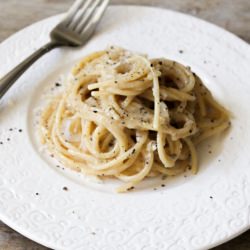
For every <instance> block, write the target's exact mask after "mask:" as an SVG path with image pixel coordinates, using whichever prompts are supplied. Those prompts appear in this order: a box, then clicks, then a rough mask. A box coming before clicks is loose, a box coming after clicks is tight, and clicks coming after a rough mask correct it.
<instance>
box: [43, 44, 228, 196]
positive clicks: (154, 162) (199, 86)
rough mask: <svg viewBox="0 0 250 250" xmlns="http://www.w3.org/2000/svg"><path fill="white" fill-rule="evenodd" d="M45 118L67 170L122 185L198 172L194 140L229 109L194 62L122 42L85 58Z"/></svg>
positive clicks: (46, 136) (50, 141)
mask: <svg viewBox="0 0 250 250" xmlns="http://www.w3.org/2000/svg"><path fill="white" fill-rule="evenodd" d="M64 88H65V89H64V91H63V93H62V94H60V95H58V96H55V97H53V98H52V100H51V102H50V103H49V104H48V106H47V107H46V108H45V110H44V111H43V113H42V115H41V122H40V131H41V136H42V140H43V143H45V144H46V145H47V147H48V149H49V151H51V152H53V154H54V155H55V157H56V158H57V159H58V160H59V161H60V162H62V163H63V164H64V165H65V166H66V167H69V168H72V169H74V170H76V171H79V172H83V173H86V174H88V175H95V176H100V177H101V176H108V177H115V178H118V179H120V180H122V181H123V182H124V184H123V185H122V186H120V187H119V188H118V190H117V191H118V192H125V191H127V190H129V189H131V188H133V187H134V186H135V185H136V184H138V183H139V182H141V181H142V180H143V179H145V178H146V177H153V176H158V175H170V176H173V175H177V174H180V173H182V172H184V171H185V170H186V169H187V168H188V167H191V170H192V173H193V174H196V173H197V171H198V163H197V155H196V148H195V147H196V145H197V144H198V143H200V142H201V141H203V140H205V139H207V138H208V137H210V136H212V135H215V134H219V133H222V132H223V131H224V130H225V129H226V128H227V127H228V126H229V125H230V123H229V114H228V112H227V111H226V110H225V109H224V108H223V107H222V106H221V105H220V104H218V103H217V102H216V101H215V100H214V98H213V97H212V95H211V93H210V92H209V90H208V89H207V88H206V87H205V86H204V85H203V83H202V81H201V79H200V78H199V77H198V76H197V75H195V74H194V73H193V72H192V71H191V69H190V68H189V67H184V66H183V65H181V64H180V63H178V62H175V61H171V60H167V59H153V60H149V59H148V58H147V57H146V56H142V55H138V54H134V53H132V52H129V51H127V50H124V49H122V48H118V47H110V48H108V49H107V50H105V51H100V52H95V53H92V54H90V55H89V56H86V57H85V58H84V59H83V60H82V61H81V62H80V63H78V64H77V65H76V66H75V67H74V68H73V71H72V76H71V79H69V80H68V81H67V82H66V83H65V86H64Z"/></svg>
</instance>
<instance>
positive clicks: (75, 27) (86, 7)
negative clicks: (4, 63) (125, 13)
mask: <svg viewBox="0 0 250 250" xmlns="http://www.w3.org/2000/svg"><path fill="white" fill-rule="evenodd" d="M108 3H109V0H77V1H75V3H74V4H73V5H72V7H71V8H70V9H69V11H68V13H67V15H66V17H65V18H64V19H63V20H62V21H61V22H60V23H59V24H58V25H57V26H56V27H55V28H54V29H53V30H52V31H51V33H50V42H49V43H47V44H46V45H44V46H43V47H41V48H40V49H38V50H37V51H36V52H34V53H33V54H32V55H30V56H29V57H28V58H27V59H26V60H24V61H23V62H22V63H20V64H19V65H18V66H16V67H15V68H14V69H13V70H11V71H10V72H9V73H8V74H7V75H5V76H4V77H3V78H2V79H1V80H0V99H1V98H2V97H3V95H4V94H5V93H6V92H7V91H8V90H9V88H10V87H11V86H12V85H13V84H14V83H15V81H16V80H17V79H18V78H19V77H20V76H21V75H22V74H23V73H24V72H25V71H26V70H27V69H28V68H29V67H30V66H31V65H32V64H33V63H34V62H35V61H37V60H38V59H39V58H40V57H41V56H43V55H44V54H46V53H47V52H49V51H51V50H52V49H54V48H57V47H61V46H70V47H78V46H83V45H84V44H85V43H86V42H87V41H88V40H89V38H90V37H91V35H92V34H93V33H94V31H95V28H96V26H97V24H98V23H99V21H100V19H101V17H102V15H103V13H104V11H105V9H106V8H107V6H108Z"/></svg>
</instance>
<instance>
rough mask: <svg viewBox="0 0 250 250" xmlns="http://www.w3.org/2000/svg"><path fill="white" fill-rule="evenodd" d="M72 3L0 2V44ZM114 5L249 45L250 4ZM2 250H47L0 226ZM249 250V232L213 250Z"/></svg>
mask: <svg viewBox="0 0 250 250" xmlns="http://www.w3.org/2000/svg"><path fill="white" fill-rule="evenodd" d="M72 2H73V0H60V1H58V0H33V1H30V0H22V1H19V0H8V1H5V0H0V10H1V11H0V27H1V29H0V42H1V41H3V40H4V39H6V38H7V37H8V36H10V35H11V34H13V33H15V32H16V31H18V30H20V29H22V28H23V27H25V26H27V25H30V24H32V23H34V22H36V21H38V20H41V19H43V18H46V17H49V16H52V15H55V14H57V13H61V12H64V11H65V10H67V9H68V7H69V6H70V5H71V4H72ZM111 3H112V4H141V5H151V6H158V7H163V8H168V9H173V10H177V11H181V12H184V13H188V14H191V15H194V16H197V17H199V18H202V19H205V20H208V21H210V22H212V23H215V24H217V25H219V26H221V27H223V28H225V29H227V30H229V31H231V32H233V33H235V34H236V35H238V36H239V37H241V38H242V39H243V40H245V41H247V42H248V43H250V0H237V1H236V0H199V1H197V0H174V1H173V0H140V1H139V0H113V1H112V0H111ZM0 249H4V250H45V249H48V248H46V247H43V246H40V245H38V244H37V243H35V242H33V241H31V240H29V239H27V238H25V237H24V236H22V235H20V234H19V233H17V232H15V231H14V230H12V229H11V228H9V227H8V226H6V225H5V224H4V223H2V222H0ZM234 249H237V250H248V249H250V230H249V231H247V232H246V233H244V234H242V235H241V236H239V237H237V238H235V239H233V240H231V241H229V242H227V243H225V244H223V245H221V246H218V247H216V248H214V250H234Z"/></svg>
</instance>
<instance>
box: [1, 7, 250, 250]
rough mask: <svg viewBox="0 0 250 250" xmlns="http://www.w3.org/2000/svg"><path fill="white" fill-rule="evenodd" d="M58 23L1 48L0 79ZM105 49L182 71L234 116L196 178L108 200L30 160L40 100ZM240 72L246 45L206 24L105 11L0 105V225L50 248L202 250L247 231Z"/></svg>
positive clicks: (35, 150)
mask: <svg viewBox="0 0 250 250" xmlns="http://www.w3.org/2000/svg"><path fill="white" fill-rule="evenodd" d="M60 19H61V16H55V17H52V18H49V19H46V20H44V21H41V22H39V23H36V24H34V25H32V26H30V27H28V28H26V29H24V30H22V31H21V32H19V33H17V34H15V35H14V36H12V37H11V38H9V39H8V40H7V41H5V42H4V43H2V44H1V45H0V55H1V57H0V75H1V76H2V75H4V73H6V72H7V71H8V70H10V69H11V68H12V67H13V66H14V65H16V64H17V63H18V62H20V61H21V60H22V59H24V58H25V57H26V56H27V55H28V54H30V53H31V52H33V51H34V50H35V49H37V48H38V47H40V46H41V45H42V44H44V43H45V42H46V41H47V40H48V34H49V31H50V30H51V29H52V28H53V27H54V26H55V24H56V23H57V22H58V21H59V20H60ZM110 44H115V45H120V46H123V47H125V48H127V49H131V50H135V51H139V52H143V53H147V54H149V56H150V57H158V56H161V57H168V58H171V59H175V60H177V61H180V62H182V63H184V64H186V65H190V66H191V67H192V69H193V70H194V71H195V72H196V73H197V74H199V75H200V76H201V78H202V79H203V80H204V82H205V84H206V85H207V86H208V87H209V89H211V91H212V92H213V93H214V95H215V96H216V98H217V99H218V100H219V101H220V102H221V103H223V105H225V106H226V107H227V108H228V109H230V110H231V111H232V113H233V114H234V119H233V120H232V128H231V129H230V131H229V132H228V133H227V135H226V136H225V137H224V138H223V140H221V143H220V147H219V148H218V147H217V148H214V149H213V150H214V151H213V152H212V155H210V157H208V153H207V151H206V147H205V146H204V150H203V157H200V158H202V159H201V161H200V166H201V169H200V171H199V173H198V175H197V176H194V177H187V178H184V176H181V177H179V178H176V179H172V180H170V181H168V180H167V182H166V186H165V187H159V188H157V190H153V188H146V189H144V190H140V191H135V192H130V193H126V194H115V193H113V192H111V191H110V188H107V186H109V182H107V183H106V184H107V185H106V184H98V183H97V184H93V185H90V184H88V183H87V182H84V181H83V183H81V180H80V178H78V177H76V176H75V174H73V175H72V176H71V174H70V173H68V171H66V170H65V171H59V170H58V169H57V168H55V166H54V163H53V162H52V161H51V160H49V159H47V158H46V157H45V156H44V155H43V154H41V153H39V146H38V144H37V142H36V141H35V133H36V131H35V127H34V124H33V123H34V120H35V118H34V116H33V114H34V109H35V108H36V106H37V103H38V102H37V100H40V99H41V92H42V91H43V90H44V88H46V87H48V86H49V85H50V84H53V83H54V81H55V80H56V78H57V77H58V76H59V75H60V74H61V73H66V72H67V71H68V69H69V67H70V66H71V65H72V64H73V62H75V61H76V60H78V59H79V58H81V57H82V56H83V55H85V54H87V53H89V52H91V51H95V50H99V49H103V48H105V47H106V46H107V45H110ZM180 50H182V51H183V53H180ZM249 67H250V48H249V45H247V44H246V43H244V42H243V41H241V40H240V39H239V38H237V37H235V36H234V35H232V34H230V33H228V32H226V31H224V30H222V29H220V28H218V27H215V26H214V25H211V24H208V23H206V22H204V21H201V20H198V19H196V18H193V17H190V16H187V15H183V14H180V13H176V12H172V11H167V10H162V9H156V8H148V7H131V6H126V7H125V6H123V7H122V6H120V7H110V8H109V9H108V11H107V13H106V14H105V16H104V18H103V21H102V23H101V25H100V26H99V28H98V31H97V33H96V35H95V36H94V37H93V38H92V39H91V41H90V42H89V43H88V44H87V45H86V46H85V47H83V48H82V49H79V50H73V49H68V48H62V49H56V50H54V51H52V52H50V53H49V54H47V55H46V56H44V57H43V58H42V59H41V60H39V61H38V62H37V63H36V64H35V65H33V66H32V67H31V68H30V69H29V70H28V71H27V72H26V73H25V75H24V76H23V77H22V78H20V79H19V81H18V82H17V83H16V84H15V86H14V87H13V88H12V89H11V91H9V93H8V94H7V95H6V96H5V97H4V100H3V102H2V104H1V106H0V142H3V144H0V159H1V160H0V219H1V220H3V221H4V222H5V223H7V224H8V225H9V226H11V227H12V228H14V229H15V230H17V231H18V232H20V233H22V234H23V235H25V236H27V237H29V238H31V239H33V240H35V241H37V242H39V243H41V244H43V245H46V246H48V247H51V248H54V249H78V250H80V249H88V250H90V249H108V250H112V249H115V250H122V249H124V250H125V249H144V250H145V249H171V250H173V249H188V250H189V249H207V248H210V247H212V246H215V245H217V244H220V243H222V242H224V241H226V240H229V239H231V238H232V237H235V236H237V235H238V234H240V233H242V232H243V231H245V230H247V229H248V228H249V226H250V209H249V207H250V195H249V194H250V171H249V164H250V154H249V150H250V146H249V145H250V133H249V132H250V129H249V128H250V117H249V115H248V106H247V105H248V103H249V98H250V85H249V84H250V82H249V79H250V70H249ZM10 128H12V129H13V131H10V130H9V129H10ZM18 129H22V132H19V131H18ZM8 138H9V141H8ZM75 177H76V178H75ZM63 187H67V188H68V191H64V190H63Z"/></svg>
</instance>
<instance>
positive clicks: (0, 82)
mask: <svg viewBox="0 0 250 250" xmlns="http://www.w3.org/2000/svg"><path fill="white" fill-rule="evenodd" d="M59 46H60V44H58V43H56V42H54V41H51V42H49V43H47V44H46V45H44V46H43V47H41V48H40V49H38V50H37V51H35V52H34V53H33V54H32V55H30V56H29V57H28V58H27V59H25V60H24V61H23V62H21V63H20V64H19V65H17V66H16V67H15V68H14V69H13V70H11V71H10V72H9V73H7V75H5V76H4V77H3V78H2V79H0V99H1V98H2V97H3V95H4V94H5V93H6V92H7V91H8V89H9V88H10V87H11V86H12V85H13V84H14V83H15V81H16V80H17V79H18V78H19V77H20V76H21V75H22V74H23V73H24V72H25V71H26V70H27V69H28V68H29V67H30V66H31V65H32V64H33V63H34V62H35V61H37V60H38V59H39V58H40V57H41V56H43V55H44V54H46V53H47V52H49V51H50V50H52V49H54V48H56V47H59Z"/></svg>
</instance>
